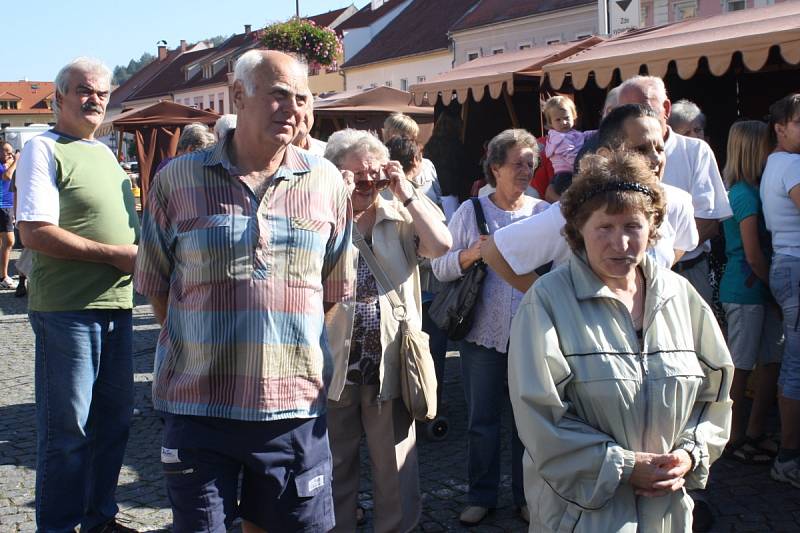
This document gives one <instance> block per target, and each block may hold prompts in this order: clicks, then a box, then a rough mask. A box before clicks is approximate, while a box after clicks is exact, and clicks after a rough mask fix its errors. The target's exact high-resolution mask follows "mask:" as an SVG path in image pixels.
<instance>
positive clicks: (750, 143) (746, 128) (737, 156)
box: [722, 120, 770, 189]
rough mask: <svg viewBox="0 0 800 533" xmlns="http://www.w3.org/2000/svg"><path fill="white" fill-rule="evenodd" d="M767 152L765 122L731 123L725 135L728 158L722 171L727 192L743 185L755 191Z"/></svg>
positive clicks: (767, 140) (744, 121) (767, 133)
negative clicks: (726, 136)
mask: <svg viewBox="0 0 800 533" xmlns="http://www.w3.org/2000/svg"><path fill="white" fill-rule="evenodd" d="M769 152H770V150H769V130H768V128H767V124H766V123H765V122H761V121H760V120H743V121H740V122H734V123H733V126H731V129H730V131H729V132H728V156H727V159H726V161H725V168H724V169H723V170H722V176H723V178H725V185H727V186H728V188H729V189H730V188H731V187H733V186H734V185H735V184H737V183H739V182H740V181H743V182H745V183H747V184H748V185H751V186H752V187H756V188H758V185H759V183H761V173H762V172H764V167H765V166H766V164H767V157H768V156H769Z"/></svg>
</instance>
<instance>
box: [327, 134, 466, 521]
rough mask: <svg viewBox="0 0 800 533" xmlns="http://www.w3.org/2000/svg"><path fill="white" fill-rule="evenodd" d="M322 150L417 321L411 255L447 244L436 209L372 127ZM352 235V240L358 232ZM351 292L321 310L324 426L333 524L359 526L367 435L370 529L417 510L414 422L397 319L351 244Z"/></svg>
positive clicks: (410, 517)
mask: <svg viewBox="0 0 800 533" xmlns="http://www.w3.org/2000/svg"><path fill="white" fill-rule="evenodd" d="M325 157H327V158H328V159H330V160H331V161H332V162H333V163H334V164H335V165H336V166H337V167H338V168H339V169H340V170H342V174H343V176H344V179H345V180H347V181H348V183H349V184H350V185H351V187H352V195H351V199H352V204H353V220H354V223H353V234H354V236H356V235H360V236H362V237H363V238H364V240H365V241H366V243H367V244H368V245H369V246H370V248H371V250H372V253H373V254H374V255H375V257H376V259H377V261H378V263H379V264H380V265H381V268H382V270H383V271H384V272H385V273H386V275H387V276H388V278H389V279H390V280H391V282H392V284H393V285H394V289H395V290H396V292H397V294H398V297H399V298H400V300H401V301H402V303H403V306H404V308H405V316H406V320H408V321H409V323H411V324H412V325H413V326H416V328H418V329H419V328H420V327H421V320H422V319H421V314H422V313H421V307H422V305H421V302H420V279H419V271H418V269H417V260H418V259H417V256H422V257H430V258H432V257H437V256H439V255H442V254H444V253H446V252H447V250H448V249H449V248H450V244H451V239H450V233H449V232H448V231H447V226H445V225H444V222H443V220H444V216H443V215H442V213H441V211H440V210H439V209H438V208H437V207H436V206H435V205H434V204H433V203H432V202H431V201H430V200H428V198H427V197H426V196H425V195H424V194H419V195H418V194H416V192H415V188H414V186H413V185H412V184H411V182H410V181H408V180H407V179H406V176H405V174H404V173H403V169H402V167H401V166H400V163H398V162H397V161H389V160H388V159H389V152H388V150H387V149H386V147H385V146H384V145H383V144H381V142H380V141H379V140H378V139H377V138H376V137H375V136H373V135H372V134H370V133H367V132H365V131H359V130H353V129H345V130H342V131H338V132H336V133H334V134H333V135H332V136H331V137H330V139H328V145H327V148H326V150H325ZM355 238H358V237H355ZM353 252H354V253H353V257H354V264H353V267H354V268H355V269H356V272H357V276H356V280H357V281H356V291H355V294H356V298H355V300H354V301H353V302H348V303H343V304H337V305H336V306H334V307H333V309H331V310H330V311H329V312H328V313H327V315H326V331H327V335H328V338H329V345H330V347H331V352H332V354H333V375H332V378H331V382H330V385H329V387H328V431H329V438H330V445H331V454H332V456H333V501H334V512H335V514H336V528H335V529H334V531H336V532H338V531H342V532H347V533H350V532H352V531H355V530H356V521H357V520H356V512H357V504H358V485H359V466H360V457H359V445H360V442H361V436H362V434H366V439H367V446H368V448H369V456H370V463H371V470H372V483H373V495H374V503H375V507H374V510H375V513H374V519H373V528H374V530H375V531H376V532H384V533H389V532H392V533H403V532H405V531H409V530H411V529H412V528H413V527H414V526H415V525H416V523H417V520H418V518H419V514H420V496H419V474H418V468H417V453H416V437H415V433H414V424H413V420H412V418H411V416H410V415H409V413H408V412H407V410H406V408H405V405H404V404H403V401H402V399H401V398H400V344H401V340H402V335H401V332H400V322H399V321H398V320H397V316H396V314H395V311H394V310H393V309H392V306H391V304H390V302H389V299H388V298H387V297H386V291H387V290H388V289H389V288H388V287H381V286H380V285H379V284H378V283H377V281H376V279H375V276H374V275H373V274H372V272H371V271H370V269H369V267H368V266H367V264H366V261H365V260H364V258H363V257H360V254H359V253H358V251H357V250H355V249H354V250H353Z"/></svg>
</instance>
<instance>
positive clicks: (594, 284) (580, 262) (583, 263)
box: [569, 251, 677, 310]
mask: <svg viewBox="0 0 800 533" xmlns="http://www.w3.org/2000/svg"><path fill="white" fill-rule="evenodd" d="M639 266H640V267H641V269H642V272H643V273H644V278H645V282H646V290H647V295H646V302H645V307H646V309H652V310H657V309H658V308H660V307H661V306H662V305H663V304H664V302H666V301H667V300H669V299H671V298H672V297H674V296H675V295H676V294H677V289H676V287H675V285H676V284H674V283H668V275H665V273H661V274H660V275H659V272H658V270H659V266H658V265H657V264H656V263H655V261H653V259H652V258H651V257H650V256H649V255H648V254H645V255H644V259H643V260H642V262H641V263H640V264H639ZM569 269H570V276H571V278H572V285H573V287H575V296H576V297H577V299H578V300H588V299H590V298H613V299H615V300H617V299H618V298H617V296H616V295H615V294H614V293H613V292H612V291H611V289H609V288H608V287H607V286H606V284H605V283H603V282H602V281H601V280H600V278H599V277H598V276H597V274H595V273H594V271H593V270H592V267H590V266H589V262H588V260H587V259H586V252H585V251H582V252H578V253H574V254H572V257H571V258H570V260H569Z"/></svg>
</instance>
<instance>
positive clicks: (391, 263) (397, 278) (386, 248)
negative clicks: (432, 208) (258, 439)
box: [325, 195, 438, 402]
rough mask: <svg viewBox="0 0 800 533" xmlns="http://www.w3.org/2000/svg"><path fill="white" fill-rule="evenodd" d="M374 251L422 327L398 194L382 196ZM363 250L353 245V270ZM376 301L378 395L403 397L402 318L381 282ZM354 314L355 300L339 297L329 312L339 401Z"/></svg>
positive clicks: (332, 390) (410, 240)
mask: <svg viewBox="0 0 800 533" xmlns="http://www.w3.org/2000/svg"><path fill="white" fill-rule="evenodd" d="M416 201H422V202H427V203H429V204H430V205H434V204H433V203H432V202H430V200H428V199H427V197H426V196H424V195H419V196H418V197H417V200H416ZM437 209H438V208H437ZM372 253H373V254H375V257H376V258H377V259H378V262H379V263H380V265H381V267H383V270H384V272H386V275H387V276H389V279H390V280H392V282H393V283H394V285H395V288H396V290H397V294H398V296H399V298H400V301H402V302H403V304H404V305H405V307H406V316H407V320H408V322H409V323H410V324H412V325H413V326H416V328H417V329H420V328H421V327H422V303H421V297H420V276H419V269H418V268H417V247H416V242H415V234H414V224H413V220H412V218H411V214H410V213H409V212H408V210H406V209H405V208H404V207H403V205H402V204H401V203H400V202H398V201H397V200H394V199H392V200H387V199H386V198H384V197H382V196H378V199H377V211H376V213H375V224H374V225H373V228H372ZM359 255H360V254H359V252H358V249H357V248H356V247H355V246H354V245H353V249H352V250H351V256H352V259H353V272H355V271H356V270H357V268H358V258H359ZM353 294H355V291H353ZM378 302H379V303H378V305H379V306H380V312H381V347H382V348H383V354H382V357H381V363H380V366H379V369H378V378H379V387H378V397H377V398H376V400H377V401H379V402H383V401H387V400H392V399H394V398H399V397H400V345H401V342H402V335H401V333H400V322H399V321H398V320H396V319H395V317H394V313H393V310H392V305H391V303H390V302H389V298H387V297H386V293H385V291H384V290H383V288H381V287H380V286H379V287H378ZM354 319H355V306H354V305H353V303H352V302H343V303H337V304H336V305H334V306H333V308H331V309H330V310H329V311H328V312H327V313H326V315H325V330H326V334H327V337H328V344H329V346H330V349H331V354H332V357H333V375H332V378H331V381H330V385H329V386H328V399H329V400H333V401H338V400H339V397H340V396H341V394H342V390H344V386H345V383H346V378H347V364H348V360H349V358H350V338H351V337H352V334H353V320H354Z"/></svg>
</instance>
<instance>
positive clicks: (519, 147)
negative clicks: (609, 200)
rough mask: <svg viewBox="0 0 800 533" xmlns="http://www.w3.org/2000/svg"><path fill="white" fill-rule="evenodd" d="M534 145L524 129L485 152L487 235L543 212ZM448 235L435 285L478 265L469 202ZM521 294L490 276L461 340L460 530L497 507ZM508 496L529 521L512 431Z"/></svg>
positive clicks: (477, 242) (517, 445)
mask: <svg viewBox="0 0 800 533" xmlns="http://www.w3.org/2000/svg"><path fill="white" fill-rule="evenodd" d="M537 152H538V148H537V145H536V139H535V138H534V137H533V135H531V134H530V133H528V132H527V131H525V130H519V129H516V130H505V131H503V132H501V133H499V134H498V135H497V136H496V137H494V138H493V139H492V140H491V141H490V142H489V146H488V149H487V155H486V159H485V162H484V173H485V175H486V179H487V181H488V182H489V184H490V185H492V186H494V187H496V190H495V192H494V193H492V194H491V195H489V196H484V197H482V198H480V199H479V202H480V206H481V209H482V211H483V213H484V217H485V218H486V222H487V224H488V226H489V232H490V233H492V232H494V231H495V230H497V229H499V228H502V227H504V226H507V225H509V224H511V223H513V222H515V221H517V220H521V219H523V218H527V217H529V216H531V215H533V214H534V213H537V212H539V211H541V210H542V209H544V208H545V207H547V205H548V204H547V202H544V201H542V200H538V199H535V198H531V197H530V196H525V194H524V193H525V190H526V189H527V187H528V184H529V183H530V180H531V178H532V177H533V171H534V169H535V168H536V164H537V159H538V153H537ZM448 227H449V229H450V233H451V234H452V236H453V246H452V248H451V249H450V252H448V253H447V254H445V255H444V256H442V257H439V258H436V259H434V260H432V261H431V264H432V266H433V272H434V274H435V275H436V277H437V278H438V279H439V280H440V281H453V280H456V279H458V278H459V277H460V276H461V275H462V273H463V272H464V271H465V270H467V269H468V268H469V267H470V266H472V265H473V264H474V263H476V262H477V261H481V244H482V243H483V242H484V241H485V239H486V237H485V236H482V235H480V232H479V231H478V227H477V223H476V219H475V209H474V207H473V203H472V202H464V203H463V204H462V205H461V207H459V208H458V210H457V211H456V212H455V214H454V215H453V218H452V219H451V220H450V224H449V226H448ZM521 299H522V293H521V292H519V291H517V290H515V289H514V288H513V287H511V285H509V284H508V283H506V282H505V281H503V280H502V279H501V278H500V277H499V276H498V275H496V274H495V273H494V272H492V271H488V272H487V276H486V278H485V279H484V281H483V285H482V287H481V295H480V298H479V299H478V302H477V304H476V306H475V310H474V317H475V318H474V322H473V325H472V329H471V330H470V332H469V333H468V334H467V336H466V338H465V339H464V340H463V341H462V342H461V346H460V353H461V371H462V375H463V383H464V391H465V394H466V400H467V432H468V457H469V460H468V477H469V491H468V494H467V497H468V506H467V507H466V509H464V511H463V512H462V513H461V516H460V521H461V523H462V524H464V525H467V526H469V525H475V524H477V523H479V522H480V521H482V520H483V519H484V518H485V517H486V515H487V514H488V513H489V510H490V509H492V508H494V507H495V506H496V505H497V499H498V486H499V483H500V426H501V424H500V418H501V416H500V415H501V411H502V407H503V404H504V403H505V402H506V398H508V392H507V391H506V389H505V379H506V373H507V366H508V358H507V355H506V354H507V352H508V337H509V331H510V328H511V319H512V317H513V316H514V312H515V311H516V309H517V306H518V305H519V302H520V300H521ZM512 439H513V440H512V452H511V457H512V459H511V460H512V467H511V472H512V483H511V485H512V490H513V493H514V503H515V504H516V505H517V506H518V507H519V509H520V513H521V515H522V516H523V518H526V517H527V507H526V506H525V495H524V493H523V487H522V451H523V448H522V444H521V442H520V440H519V438H518V437H517V432H516V427H512Z"/></svg>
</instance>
